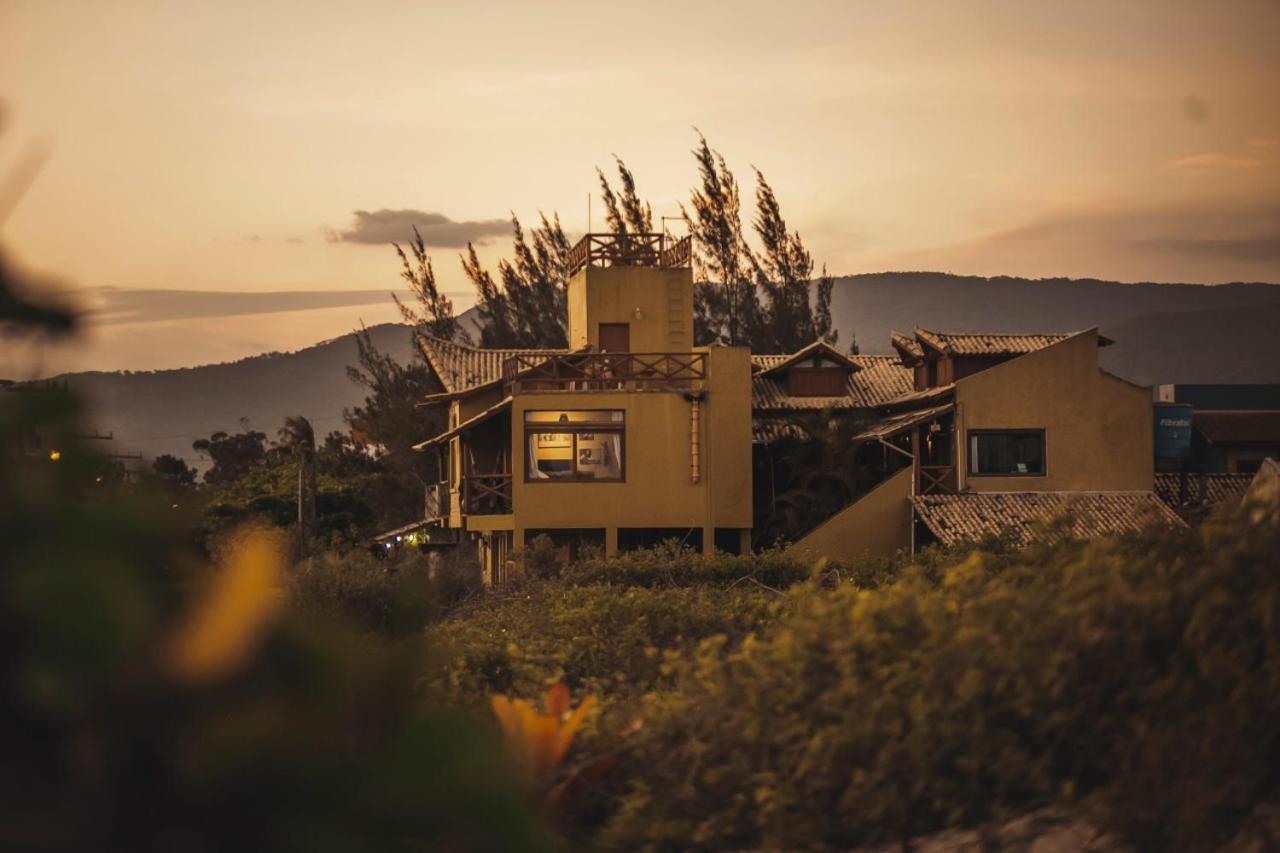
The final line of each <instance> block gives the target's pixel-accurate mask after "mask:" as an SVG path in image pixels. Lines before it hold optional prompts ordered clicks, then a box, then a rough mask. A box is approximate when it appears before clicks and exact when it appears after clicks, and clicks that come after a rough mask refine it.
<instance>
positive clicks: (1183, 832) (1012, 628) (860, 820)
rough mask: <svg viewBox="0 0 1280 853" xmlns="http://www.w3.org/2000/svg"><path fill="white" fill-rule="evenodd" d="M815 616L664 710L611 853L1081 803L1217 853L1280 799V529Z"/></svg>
mask: <svg viewBox="0 0 1280 853" xmlns="http://www.w3.org/2000/svg"><path fill="white" fill-rule="evenodd" d="M794 605H795V606H794V608H793V610H792V611H791V612H789V613H785V614H782V615H781V617H780V620H779V622H778V623H777V624H776V625H775V626H773V628H772V630H771V631H770V632H768V634H767V635H766V636H763V637H759V638H748V639H747V640H746V641H745V642H743V643H741V644H740V645H739V646H737V647H734V644H733V643H732V641H730V640H727V639H726V638H722V637H710V638H707V639H705V640H703V642H702V643H701V645H700V646H699V648H698V649H697V650H696V652H694V653H693V654H691V655H689V656H688V657H687V658H685V659H683V660H681V661H680V662H679V663H678V664H676V665H675V671H674V673H673V674H672V680H671V681H670V682H663V683H659V687H660V689H659V690H658V691H657V692H655V693H653V694H651V695H650V696H649V697H647V699H646V701H645V705H644V718H645V726H644V729H643V730H642V731H641V733H640V735H639V736H638V738H637V739H636V740H635V741H634V743H633V744H632V745H631V747H630V748H629V749H628V750H626V751H625V752H624V753H623V755H624V759H623V764H622V765H621V766H619V767H618V768H617V769H616V771H615V773H614V774H612V776H611V777H610V779H611V782H610V784H611V785H612V786H613V787H612V788H609V789H608V790H601V791H600V792H598V796H599V800H600V802H598V803H597V804H596V806H597V808H596V809H595V810H594V811H591V812H589V813H588V814H586V818H588V819H600V820H602V821H603V826H602V827H601V828H600V830H599V834H598V835H597V837H596V842H597V843H599V844H603V845H604V846H607V847H611V848H616V849H636V848H642V847H652V846H657V847H670V848H680V849H687V848H698V849H723V848H738V847H750V848H754V847H764V848H797V847H798V848H830V849H836V848H846V849H847V848H848V847H850V846H853V845H856V844H860V843H865V842H871V841H896V840H900V839H906V838H910V837H913V836H916V835H920V834H922V833H926V832H929V831H932V830H934V829H938V828H941V827H945V826H965V825H973V824H976V823H980V822H983V821H986V820H988V819H991V818H993V817H997V816H1001V815H1005V814H1009V813H1015V812H1019V811H1025V810H1027V809H1029V808H1033V807H1036V806H1038V805H1041V804H1045V803H1049V802H1053V801H1059V802H1075V803H1077V805H1078V807H1081V808H1087V809H1089V810H1090V811H1091V812H1092V813H1093V814H1094V815H1095V817H1096V818H1097V819H1098V820H1099V821H1101V822H1102V824H1103V825H1104V826H1107V827H1110V828H1113V829H1115V830H1116V831H1117V834H1118V835H1120V836H1121V837H1123V838H1126V839H1127V840H1129V841H1130V842H1131V843H1133V844H1134V845H1135V846H1136V847H1138V848H1139V849H1202V848H1204V847H1206V846H1210V845H1212V844H1213V843H1215V842H1216V841H1218V840H1220V839H1222V838H1223V837H1225V836H1226V835H1228V834H1229V833H1230V832H1231V830H1232V828H1233V827H1234V826H1235V824H1236V822H1237V821H1238V820H1239V819H1240V818H1241V817H1242V816H1243V815H1245V814H1246V813H1247V812H1249V811H1250V810H1251V809H1252V808H1253V807H1254V806H1255V805H1256V804H1257V803H1259V802H1262V801H1265V800H1266V799H1267V798H1271V797H1275V796H1276V794H1277V786H1278V782H1280V776H1278V774H1280V534H1278V533H1277V528H1276V527H1275V526H1274V525H1257V524H1250V523H1247V522H1245V521H1243V520H1241V517H1239V516H1236V517H1234V518H1230V519H1220V520H1218V521H1216V522H1214V523H1213V524H1211V525H1209V526H1207V527H1206V528H1204V529H1203V530H1202V531H1199V532H1186V533H1185V534H1170V533H1169V532H1168V531H1164V532H1161V533H1160V534H1153V535H1152V536H1150V537H1146V538H1141V539H1136V540H1129V541H1103V542H1097V543H1092V544H1081V543H1072V542H1063V543H1059V544H1058V545H1056V546H1053V547H1047V548H1043V549H1040V550H1037V551H1034V552H1030V553H1027V554H1025V555H1023V556H1022V557H1021V558H1016V557H1015V558H1010V557H1001V558H992V557H987V556H984V555H983V554H981V553H975V554H973V555H971V556H969V557H968V558H967V559H965V560H963V561H962V562H959V563H958V564H955V565H952V566H951V567H949V568H946V569H944V570H943V571H942V572H941V574H940V579H938V580H937V581H936V582H935V579H934V578H933V577H931V576H930V574H929V573H927V572H924V571H917V572H911V573H908V574H907V575H906V576H904V577H902V578H901V579H899V580H897V581H895V582H892V583H889V584H887V585H885V586H884V587H883V588H881V589H877V590H873V591H867V590H860V589H857V588H854V587H852V586H849V585H843V586H840V587H837V588H835V589H832V590H827V591H816V592H815V593H814V594H813V595H810V596H808V597H805V598H801V599H796V601H795V602H794ZM601 803H604V806H603V808H601ZM602 814H603V815H604V816H603V817H601V815H602Z"/></svg>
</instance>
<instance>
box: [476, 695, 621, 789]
mask: <svg viewBox="0 0 1280 853" xmlns="http://www.w3.org/2000/svg"><path fill="white" fill-rule="evenodd" d="M490 701H491V702H492V704H493V713H494V714H495V715H497V717H498V722H499V723H500V724H501V725H502V733H503V735H504V736H505V737H506V740H507V744H508V745H509V746H510V747H511V749H512V751H513V752H515V754H516V756H517V757H518V758H519V760H520V761H521V763H522V764H523V765H524V766H525V768H526V770H527V771H528V772H529V773H530V775H531V776H532V778H533V779H534V780H536V781H537V782H539V783H544V784H545V783H549V782H550V781H551V780H552V778H554V776H555V773H556V770H557V768H558V767H559V766H560V762H561V761H562V760H563V759H564V756H565V753H566V752H568V751H569V744H571V743H572V742H573V736H574V735H575V734H577V732H578V729H579V728H581V727H582V721H583V720H584V719H586V716H587V714H588V713H589V712H590V711H591V709H592V708H594V707H595V704H596V697H594V696H588V697H586V698H585V699H583V700H582V702H581V703H580V704H579V705H578V707H577V708H576V709H571V708H570V704H569V688H568V687H566V686H565V685H564V684H563V683H561V682H556V683H555V684H553V685H551V687H550V689H548V690H547V695H546V697H545V698H544V700H543V707H544V708H545V712H539V711H538V710H537V709H535V708H534V707H533V705H531V704H530V703H528V702H526V701H525V700H523V699H510V698H508V697H506V696H503V695H501V694H497V695H494V696H492V697H491V699H490Z"/></svg>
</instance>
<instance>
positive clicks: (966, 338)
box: [916, 327, 1072, 355]
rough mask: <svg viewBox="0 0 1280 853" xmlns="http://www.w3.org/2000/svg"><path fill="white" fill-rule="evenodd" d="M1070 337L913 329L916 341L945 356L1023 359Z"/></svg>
mask: <svg viewBox="0 0 1280 853" xmlns="http://www.w3.org/2000/svg"><path fill="white" fill-rule="evenodd" d="M1069 337H1072V335H1005V334H998V335H997V334H981V333H961V334H956V333H953V332H932V331H929V330H928V329H921V328H919V327H917V328H916V340H918V341H919V342H920V343H922V344H924V345H926V346H928V347H930V348H931V349H933V350H935V351H937V352H941V353H946V354H947V355H1023V354H1025V353H1029V352H1035V351H1036V350H1042V349H1044V348H1045V347H1048V346H1052V345H1053V344H1056V343H1060V342H1062V341H1065V340H1066V339H1067V338H1069Z"/></svg>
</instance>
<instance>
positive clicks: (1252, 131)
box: [0, 0, 1280, 367]
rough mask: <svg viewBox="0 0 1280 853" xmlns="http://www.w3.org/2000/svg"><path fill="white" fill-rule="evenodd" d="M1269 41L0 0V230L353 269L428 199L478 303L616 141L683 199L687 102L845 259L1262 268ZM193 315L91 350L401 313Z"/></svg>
mask: <svg viewBox="0 0 1280 853" xmlns="http://www.w3.org/2000/svg"><path fill="white" fill-rule="evenodd" d="M1278 42H1280V3H1276V2H1270V0H1260V2H1221V3H1204V2H1180V1H1176V0H1151V2H1122V3H1104V2H1089V3H1026V2H972V3H969V2H952V0H947V2H928V3H926V2H914V3H885V2H796V0H791V2H787V3H778V2H769V3H764V2H759V3H747V2H735V3H727V2H726V3H710V2H708V3H690V2H687V0H686V2H679V3H666V2H646V3H626V4H621V3H611V2H604V0H595V2H590V3H569V2H528V1H527V0H525V2H489V3H485V2H471V3H435V2H323V0H308V2H226V3H208V2H201V3H197V2H173V0H170V2H124V0H121V1H120V2H93V3H89V2H71V0H34V2H22V0H18V2H15V0H0V99H3V101H4V104H5V108H6V109H5V122H4V133H3V134H2V135H0V174H4V173H5V172H7V171H8V170H9V169H10V168H11V167H12V166H13V165H14V164H15V163H18V162H20V161H21V160H22V158H23V157H24V156H26V155H27V154H29V153H30V152H33V151H34V152H39V151H41V150H43V148H47V152H48V158H47V161H46V163H45V165H44V168H43V170H42V171H41V173H40V174H39V175H38V177H37V179H36V181H35V183H34V184H33V185H32V186H31V188H30V189H29V191H28V192H27V193H26V195H25V197H24V198H23V199H22V201H21V204H20V205H19V206H18V208H17V209H16V211H15V212H13V213H12V215H11V216H10V217H9V218H8V220H7V222H5V223H4V228H3V231H2V232H0V235H2V236H3V239H4V243H5V246H6V247H7V249H8V251H9V253H10V254H11V255H12V256H13V257H14V258H15V259H16V260H17V261H19V262H20V263H21V264H22V265H23V266H24V267H25V268H27V269H30V270H33V271H37V272H38V273H39V274H41V275H42V276H43V277H45V278H49V279H55V280H58V281H60V282H63V283H65V284H67V285H68V286H73V287H75V288H79V289H82V290H85V289H90V288H101V287H111V288H120V289H127V290H135V289H144V290H152V289H178V290H201V291H205V290H211V291H234V292H261V291H279V290H299V291H303V290H305V291H353V290H370V289H390V288H393V287H395V286H396V283H397V280H396V272H397V267H396V260H395V257H394V255H393V254H392V252H391V250H390V248H389V247H387V246H386V240H387V239H389V238H390V237H391V236H393V235H396V234H400V233H407V229H408V226H407V223H406V220H407V219H408V220H416V221H419V222H421V223H422V224H423V225H424V226H427V227H425V228H424V233H427V234H428V235H429V236H430V239H431V240H432V241H433V242H434V243H435V244H436V245H435V246H434V248H433V252H434V254H435V256H436V267H437V271H438V274H439V277H440V279H441V280H442V282H443V284H444V286H445V288H446V289H447V290H453V291H459V292H460V296H459V300H458V301H459V303H460V307H464V306H465V305H466V304H468V302H469V293H467V285H466V284H465V282H464V281H463V280H462V277H461V271H460V269H459V266H458V263H457V257H456V256H457V253H458V251H459V247H460V246H461V245H462V243H464V242H465V240H466V239H467V238H468V237H470V238H472V239H476V240H480V241H484V242H485V244H486V245H485V247H484V250H483V253H484V256H485V257H487V258H489V259H490V260H496V258H498V257H499V256H501V254H502V253H503V251H504V250H505V247H506V244H507V226H506V224H505V223H504V222H503V221H502V220H505V219H506V218H507V217H508V216H509V214H510V212H512V211H514V212H515V213H517V214H518V215H519V216H520V217H521V218H522V219H526V220H531V219H533V218H534V217H535V216H536V214H537V211H539V210H546V211H559V213H560V215H561V217H562V219H563V221H564V223H565V226H566V227H567V228H568V229H570V230H571V231H574V232H581V231H583V230H585V229H586V225H587V221H586V220H587V194H588V193H589V192H591V191H593V190H594V189H595V175H594V169H595V167H596V166H601V167H607V166H609V165H610V163H611V155H612V154H613V153H617V154H618V155H620V156H621V157H623V158H624V159H625V160H626V161H627V163H628V164H629V165H630V166H631V167H632V169H633V171H634V172H635V173H636V176H637V180H638V183H639V187H640V190H641V192H642V194H644V195H646V196H647V197H648V198H650V199H651V200H652V202H653V206H654V212H655V215H673V214H675V213H677V202H678V200H680V199H683V198H686V197H687V195H688V191H689V189H690V187H691V186H692V185H693V183H694V180H695V171H694V166H693V162H692V158H691V156H690V154H689V149H690V148H691V147H692V145H693V144H694V143H695V141H696V136H695V132H694V130H693V128H694V127H695V126H696V127H698V128H700V129H701V130H702V131H703V132H705V133H706V135H707V137H708V138H709V140H710V141H711V143H712V145H713V146H715V147H716V148H718V149H720V150H721V151H723V153H724V154H725V156H726V158H727V159H728V161H729V164H730V166H731V167H732V168H734V169H735V171H737V173H738V175H739V177H740V178H741V179H742V180H743V181H744V183H746V182H747V179H748V176H749V174H750V167H751V166H752V165H755V166H758V167H759V168H761V169H762V170H763V171H764V172H765V174H766V175H767V176H768V178H769V179H770V181H771V182H772V184H773V186H774V188H775V190H776V191H777V193H778V195H779V197H780V199H781V201H782V204H783V211H784V213H785V214H786V216H787V217H788V220H789V222H790V223H791V224H792V225H793V226H794V227H795V228H797V229H799V230H800V231H801V233H802V234H803V235H804V237H805V239H806V241H807V242H808V244H809V246H810V248H811V250H812V251H813V254H814V255H815V257H816V259H817V260H818V261H819V262H825V263H826V264H827V265H828V267H829V268H830V269H831V271H832V272H834V273H841V274H843V273H858V272H879V271H883V270H893V269H930V270H943V271H951V272H957V273H973V274H982V275H993V274H1009V275H1025V276H1051V275H1066V276H1096V277H1104V278H1114V279H1120V280H1126V281H1128V280H1156V281H1200V282H1223V281H1232V280H1264V281H1280V50H1278V49H1277V48H1276V45H1277V43H1278ZM598 209H599V205H598V203H597V213H598ZM359 212H363V213H359ZM388 212H394V213H388ZM598 223H599V217H598V215H597V224H598ZM85 292H86V294H88V293H90V291H88V290H85ZM92 298H93V299H98V298H99V297H96V296H95V297H92ZM86 299H90V297H89V296H86ZM355 301H356V302H359V301H360V300H359V299H356V300H355ZM201 311H202V309H199V308H193V309H191V311H190V312H189V314H190V316H186V317H178V318H174V317H168V318H161V319H155V318H153V317H146V316H143V317H141V318H140V319H139V318H134V319H135V321H136V322H120V321H118V322H116V323H115V326H116V327H118V328H117V330H116V332H114V333H110V334H108V332H109V330H105V331H104V329H106V326H109V325H111V324H104V327H103V329H100V330H99V331H98V333H97V334H98V335H99V337H98V339H97V340H98V341H99V342H102V341H105V340H112V341H115V342H116V343H115V344H113V346H116V347H117V349H115V350H111V352H112V353H114V355H104V356H103V358H105V359H106V360H105V361H104V362H103V364H104V366H112V367H115V366H131V367H139V366H148V365H150V366H163V365H168V364H171V363H184V364H185V363H198V362H199V361H202V360H208V359H210V358H215V357H227V356H231V357H234V355H235V354H236V353H240V354H248V352H247V351H246V350H252V348H253V347H256V346H263V347H265V348H282V347H283V346H301V345H303V344H305V343H307V342H308V341H309V340H314V339H317V338H320V337H327V336H332V335H335V334H339V333H341V332H342V331H345V330H347V329H349V328H350V327H351V326H353V325H355V324H356V323H357V322H359V320H360V319H364V320H365V321H366V322H377V321H381V320H385V319H390V318H391V313H390V311H389V310H388V308H387V307H386V305H385V304H383V303H381V302H379V303H377V304H372V303H371V304H368V305H364V306H355V307H338V308H335V307H333V305H332V304H330V305H328V307H325V308H323V309H317V312H318V313H317V312H311V313H308V312H300V313H299V312H294V313H287V312H286V313H276V314H265V313H261V312H259V311H257V310H256V309H252V308H246V309H245V310H244V313H243V314H241V315H238V316H239V318H240V319H239V320H236V321H235V322H232V321H230V320H228V319H227V317H228V315H226V314H225V312H224V314H223V315H222V316H220V317H217V318H214V317H213V316H212V315H207V316H206V314H202V313H201ZM215 313H216V312H215ZM144 314H145V312H144ZM303 314H306V315H307V316H305V317H304V316H302V315H303ZM286 315H287V316H288V317H289V318H291V319H290V321H289V323H288V325H289V329H288V330H285V329H283V328H282V323H281V318H282V317H284V316H286ZM230 316H237V315H235V312H234V310H233V311H232V314H231V315H230ZM183 322H187V325H186V326H183V325H182V323H183ZM146 323H152V324H156V323H162V324H163V323H167V324H170V325H169V326H156V325H152V326H151V327H150V330H149V331H150V333H151V334H153V335H158V337H155V338H154V339H152V338H147V337H146V334H147V333H148V329H143V328H142V327H143V326H144V325H145V324H146ZM174 323H177V325H173V324H174ZM192 323H195V324H196V325H192ZM199 324H204V325H199ZM129 327H132V328H129ZM197 328H199V329H201V330H202V331H201V332H200V333H199V334H192V333H191V330H192V329H197ZM164 330H168V332H165V333H164V334H161V332H164ZM184 330H186V331H184ZM111 334H114V335H115V337H111ZM165 334H168V335H169V337H168V338H166V337H165ZM104 336H105V337H104ZM175 336H180V338H181V340H182V341H185V344H184V347H185V348H180V349H179V350H178V351H176V352H175V351H173V350H172V347H173V344H172V343H169V344H166V343H164V341H167V340H169V339H170V338H174V339H175V340H177V338H175ZM308 336H310V337H308ZM295 339H296V340H295ZM120 347H125V348H127V347H132V349H129V350H128V353H129V355H128V357H127V358H126V357H125V356H124V355H122V353H124V352H125V349H119V348H120ZM166 347H168V349H169V351H166V352H164V354H163V355H161V354H160V353H159V352H151V353H150V355H148V352H149V351H150V349H157V350H158V349H161V348H166ZM103 352H104V353H105V352H106V350H103ZM148 358H150V361H148ZM112 359H115V361H114V362H113V361H112ZM126 362H127V364H126Z"/></svg>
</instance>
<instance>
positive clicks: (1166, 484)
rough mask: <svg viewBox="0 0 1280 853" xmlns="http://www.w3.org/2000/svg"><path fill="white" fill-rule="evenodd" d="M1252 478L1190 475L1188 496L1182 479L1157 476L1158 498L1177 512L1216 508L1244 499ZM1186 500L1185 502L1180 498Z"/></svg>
mask: <svg viewBox="0 0 1280 853" xmlns="http://www.w3.org/2000/svg"><path fill="white" fill-rule="evenodd" d="M1251 482H1253V475H1252V474H1188V475H1187V488H1186V493H1185V495H1184V494H1183V492H1182V475H1180V474H1156V494H1157V495H1158V496H1159V497H1160V500H1162V501H1164V502H1165V503H1167V504H1168V505H1169V506H1171V507H1173V508H1174V509H1177V508H1179V507H1183V506H1212V505H1214V504H1218V503H1222V502H1223V501H1226V500H1235V499H1238V498H1241V497H1243V496H1244V493H1245V492H1246V491H1248V489H1249V484H1250V483H1251ZM1182 497H1185V498H1186V499H1185V500H1180V498H1182Z"/></svg>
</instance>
